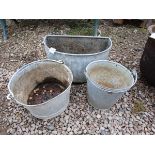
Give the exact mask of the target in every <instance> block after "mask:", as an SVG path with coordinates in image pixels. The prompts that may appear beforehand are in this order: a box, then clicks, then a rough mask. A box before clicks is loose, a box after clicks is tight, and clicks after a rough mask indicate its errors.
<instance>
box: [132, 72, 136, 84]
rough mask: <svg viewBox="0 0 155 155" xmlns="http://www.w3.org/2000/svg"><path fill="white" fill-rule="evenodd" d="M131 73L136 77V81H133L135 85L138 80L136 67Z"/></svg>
mask: <svg viewBox="0 0 155 155" xmlns="http://www.w3.org/2000/svg"><path fill="white" fill-rule="evenodd" d="M131 73H132V75H133V78H134V83H133V85H135V83H136V82H137V72H136V70H135V69H133V70H132V71H131Z"/></svg>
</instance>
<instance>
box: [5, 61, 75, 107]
mask: <svg viewBox="0 0 155 155" xmlns="http://www.w3.org/2000/svg"><path fill="white" fill-rule="evenodd" d="M47 61H48V62H56V63H60V61H58V60H52V59H42V60H36V61H33V62H30V63H28V64H26V65H23V66H22V67H21V68H19V69H17V71H16V72H15V73H14V74H13V75H12V77H11V78H10V80H9V83H8V85H7V87H8V90H9V94H8V95H10V98H11V99H12V100H15V101H16V102H17V103H18V104H20V105H23V106H25V107H37V106H41V105H44V104H47V102H49V101H50V100H52V99H55V98H56V97H58V96H61V95H63V94H64V93H65V92H66V91H67V90H68V89H70V88H71V85H72V82H73V73H72V71H71V70H70V69H69V67H68V66H66V65H65V64H64V63H61V64H62V65H63V66H64V67H65V68H66V69H67V70H68V71H69V73H70V75H71V81H70V83H69V85H68V86H67V88H66V89H65V90H64V91H63V92H61V93H60V94H59V95H57V96H55V97H53V98H51V99H49V100H47V101H45V102H43V103H40V104H35V105H28V104H24V103H21V102H20V101H18V100H17V99H16V98H15V96H14V95H13V93H12V91H11V88H10V85H11V82H12V80H13V78H14V77H15V75H16V74H17V73H19V72H20V71H22V70H23V69H24V68H26V67H28V66H29V65H30V64H35V63H37V62H47Z"/></svg>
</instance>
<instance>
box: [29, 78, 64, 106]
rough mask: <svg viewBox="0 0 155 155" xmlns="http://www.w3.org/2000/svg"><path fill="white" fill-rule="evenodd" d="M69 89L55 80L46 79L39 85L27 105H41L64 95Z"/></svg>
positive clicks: (32, 92) (30, 95) (31, 94)
mask: <svg viewBox="0 0 155 155" xmlns="http://www.w3.org/2000/svg"><path fill="white" fill-rule="evenodd" d="M66 88H67V85H66V84H64V83H62V82H61V81H59V80H57V79H55V78H52V77H50V78H46V79H45V80H44V81H42V82H41V83H39V84H38V85H37V86H36V87H35V88H34V89H33V90H32V91H31V93H30V94H29V97H28V100H27V104H28V105H36V104H41V103H43V102H45V101H47V100H49V99H52V98H54V97H55V96H57V95H59V94H60V93H62V92H63V91H64V90H65V89H66Z"/></svg>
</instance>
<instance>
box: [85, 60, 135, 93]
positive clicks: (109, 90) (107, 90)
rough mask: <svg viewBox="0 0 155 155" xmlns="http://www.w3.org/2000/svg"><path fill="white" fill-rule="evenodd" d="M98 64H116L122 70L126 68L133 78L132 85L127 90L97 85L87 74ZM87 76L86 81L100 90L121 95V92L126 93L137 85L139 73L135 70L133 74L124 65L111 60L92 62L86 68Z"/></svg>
mask: <svg viewBox="0 0 155 155" xmlns="http://www.w3.org/2000/svg"><path fill="white" fill-rule="evenodd" d="M98 62H108V63H112V64H116V65H118V66H120V67H122V68H124V69H125V70H127V71H128V72H130V74H131V76H132V79H133V80H132V84H131V85H130V86H128V87H126V88H117V89H112V88H107V87H103V86H101V85H99V84H97V82H95V81H94V80H92V79H91V78H90V77H89V76H88V74H87V71H88V67H89V66H90V65H92V64H94V63H98ZM85 76H86V79H88V80H89V81H90V82H91V83H92V84H93V85H95V86H96V87H97V88H99V89H100V90H104V91H106V92H109V93H121V92H126V91H128V90H129V89H130V88H131V87H133V86H134V85H135V83H136V82H137V72H136V71H135V70H133V72H131V71H130V70H129V69H127V68H126V67H125V66H123V65H122V64H120V63H118V62H114V61H110V60H96V61H92V62H90V63H89V64H88V65H87V67H86V71H85ZM134 76H135V78H134Z"/></svg>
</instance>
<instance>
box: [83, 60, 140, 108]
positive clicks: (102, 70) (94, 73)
mask: <svg viewBox="0 0 155 155" xmlns="http://www.w3.org/2000/svg"><path fill="white" fill-rule="evenodd" d="M85 75H86V78H87V98H88V102H89V103H90V104H91V105H92V106H94V107H95V108H97V109H108V108H110V107H112V106H113V105H114V104H115V103H116V101H117V100H118V99H119V98H120V97H121V96H122V95H123V94H124V93H125V92H126V91H128V90H129V89H130V88H131V87H132V86H133V85H134V84H135V83H136V81H137V73H136V71H135V70H134V71H133V72H130V71H129V70H128V69H127V68H126V67H124V66H122V65H121V64H119V63H116V62H112V61H108V60H98V61H93V62H91V63H89V64H88V66H87V67H86V72H85Z"/></svg>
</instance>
